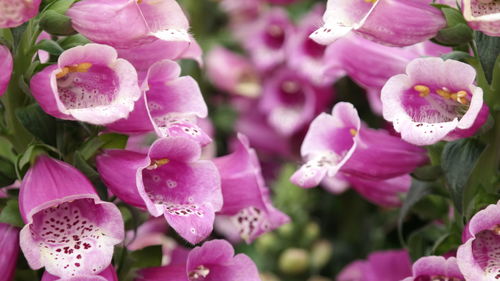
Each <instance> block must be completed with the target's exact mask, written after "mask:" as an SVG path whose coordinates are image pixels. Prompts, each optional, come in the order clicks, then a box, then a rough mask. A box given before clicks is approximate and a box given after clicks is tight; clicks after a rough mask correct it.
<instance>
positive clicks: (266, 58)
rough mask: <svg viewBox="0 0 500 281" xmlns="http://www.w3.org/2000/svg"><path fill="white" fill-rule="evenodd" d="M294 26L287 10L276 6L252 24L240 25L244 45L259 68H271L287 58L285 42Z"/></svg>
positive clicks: (238, 32) (237, 33) (239, 30)
mask: <svg viewBox="0 0 500 281" xmlns="http://www.w3.org/2000/svg"><path fill="white" fill-rule="evenodd" d="M292 31H293V26H292V23H291V22H290V20H289V19H288V15H287V13H286V11H285V10H283V9H280V8H274V9H272V10H269V11H268V12H266V13H264V14H262V15H261V17H260V18H259V19H258V20H257V21H256V22H254V23H252V24H245V25H242V26H240V27H239V29H238V30H237V31H236V35H239V36H241V37H242V38H241V40H242V41H243V46H244V47H245V48H246V49H247V50H248V52H249V53H250V55H251V57H252V60H253V61H254V63H255V65H256V66H257V68H258V69H259V70H269V69H271V68H273V67H275V66H276V65H278V64H280V63H281V62H283V61H284V60H285V44H286V41H287V40H288V37H289V35H290V34H291V32H292Z"/></svg>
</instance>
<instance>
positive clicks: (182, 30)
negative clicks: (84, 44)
mask: <svg viewBox="0 0 500 281" xmlns="http://www.w3.org/2000/svg"><path fill="white" fill-rule="evenodd" d="M67 15H68V16H69V17H71V22H72V24H73V28H74V29H75V30H77V31H78V32H80V33H81V34H82V35H84V36H85V37H87V38H89V39H90V40H92V41H94V42H97V43H102V44H108V45H111V46H114V47H119V48H129V47H131V46H133V45H140V44H145V43H150V42H153V41H155V40H164V41H190V37H189V33H188V29H189V23H188V20H187V18H186V16H185V15H184V12H183V11H182V8H181V7H180V6H179V4H178V3H177V2H176V1H175V0H110V1H103V0H85V1H80V2H77V3H76V4H74V5H73V6H72V7H71V8H70V9H69V10H68V12H67Z"/></svg>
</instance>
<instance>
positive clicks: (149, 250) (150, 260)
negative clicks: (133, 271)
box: [130, 245, 163, 268]
mask: <svg viewBox="0 0 500 281" xmlns="http://www.w3.org/2000/svg"><path fill="white" fill-rule="evenodd" d="M162 257H163V253H162V247H161V245H156V246H150V247H146V248H144V249H141V250H138V251H134V252H132V253H131V254H130V258H131V259H132V260H133V265H134V267H136V268H145V267H154V266H161V261H162Z"/></svg>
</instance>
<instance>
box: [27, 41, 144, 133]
mask: <svg viewBox="0 0 500 281" xmlns="http://www.w3.org/2000/svg"><path fill="white" fill-rule="evenodd" d="M30 87H31V90H32V92H33V96H34V97H35V99H36V100H37V101H38V103H39V104H40V106H41V107H42V109H43V110H44V111H45V112H47V113H48V114H50V115H52V116H54V117H57V118H61V119H68V120H79V121H84V122H88V123H92V124H96V125H104V124H109V123H112V122H114V121H116V120H118V119H121V118H125V117H127V116H128V115H129V113H130V112H131V111H132V110H133V109H134V103H135V101H137V100H138V99H139V98H140V96H141V91H140V89H139V86H138V82H137V73H136V71H135V69H134V67H133V66H132V65H131V64H130V63H129V62H127V61H126V60H123V59H118V58H117V53H116V51H115V49H113V48H112V47H109V46H105V45H99V44H87V45H84V46H78V47H74V48H72V49H69V50H67V51H65V52H64V53H62V54H61V56H60V57H59V60H58V63H57V65H52V66H49V67H47V68H45V69H44V70H42V71H41V72H39V73H37V74H36V75H35V76H34V77H33V78H32V79H31V85H30Z"/></svg>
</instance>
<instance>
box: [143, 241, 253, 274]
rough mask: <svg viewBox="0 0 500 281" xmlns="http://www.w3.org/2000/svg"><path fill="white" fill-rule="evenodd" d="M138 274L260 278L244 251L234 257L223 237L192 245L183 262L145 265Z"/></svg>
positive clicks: (229, 245)
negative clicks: (148, 266)
mask: <svg viewBox="0 0 500 281" xmlns="http://www.w3.org/2000/svg"><path fill="white" fill-rule="evenodd" d="M138 275H139V277H138V278H137V281H160V280H161V281H197V280H200V281H201V280H204V281H226V280H227V281H229V280H238V281H260V277H259V272H258V271H257V267H256V266H255V264H254V263H253V261H252V260H251V259H250V258H249V257H248V256H246V255H244V254H238V255H236V256H235V255H234V250H233V247H232V246H231V244H229V243H228V242H226V241H224V240H212V241H208V242H205V243H204V244H203V245H202V246H201V247H196V248H194V249H193V250H191V251H190V252H189V254H188V256H187V258H186V259H185V260H184V262H183V263H182V262H181V261H176V262H175V263H174V264H172V265H169V266H164V267H152V268H146V269H143V270H141V271H139V273H138Z"/></svg>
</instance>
